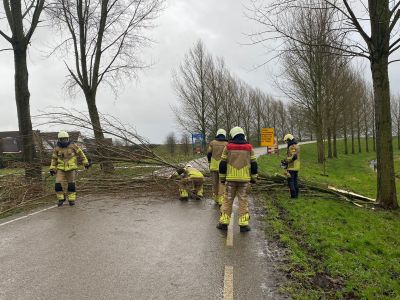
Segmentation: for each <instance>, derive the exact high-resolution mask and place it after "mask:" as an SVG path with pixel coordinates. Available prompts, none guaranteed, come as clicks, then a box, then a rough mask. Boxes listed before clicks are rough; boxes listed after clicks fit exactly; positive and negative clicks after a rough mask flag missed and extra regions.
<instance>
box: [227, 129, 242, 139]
mask: <svg viewBox="0 0 400 300" xmlns="http://www.w3.org/2000/svg"><path fill="white" fill-rule="evenodd" d="M229 134H230V135H231V138H234V137H235V136H237V135H238V134H243V135H244V130H243V129H242V128H241V127H239V126H236V127H233V128H232V129H231V131H230V132H229Z"/></svg>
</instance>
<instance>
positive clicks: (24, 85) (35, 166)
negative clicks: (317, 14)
mask: <svg viewBox="0 0 400 300" xmlns="http://www.w3.org/2000/svg"><path fill="white" fill-rule="evenodd" d="M13 51H14V66H15V77H14V80H15V100H16V104H17V114H18V127H19V134H20V138H21V142H22V158H23V161H24V164H25V177H26V178H27V179H28V178H35V179H39V180H41V176H42V170H41V164H40V161H39V160H38V159H36V157H35V156H36V155H35V144H34V139H33V132H32V121H31V113H30V104H29V101H30V92H29V85H28V78H29V73H28V66H27V61H26V55H27V46H26V44H25V43H24V42H21V41H15V42H14V44H13Z"/></svg>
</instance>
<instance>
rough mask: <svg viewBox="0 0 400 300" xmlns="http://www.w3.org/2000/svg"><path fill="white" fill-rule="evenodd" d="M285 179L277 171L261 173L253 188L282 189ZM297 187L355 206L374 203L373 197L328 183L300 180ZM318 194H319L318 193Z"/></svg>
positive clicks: (307, 192) (261, 189) (264, 189)
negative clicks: (327, 195)
mask: <svg viewBox="0 0 400 300" xmlns="http://www.w3.org/2000/svg"><path fill="white" fill-rule="evenodd" d="M286 181H287V177H286V176H284V175H281V174H277V173H275V174H274V175H269V174H265V173H262V174H259V182H258V184H257V185H256V186H255V187H254V189H255V190H256V191H274V190H277V189H282V187H283V185H286ZM299 187H300V188H302V193H306V194H309V193H310V191H314V192H318V193H322V194H329V195H333V196H335V198H339V199H342V200H345V201H348V202H351V203H353V204H354V205H356V206H364V205H366V204H375V199H372V198H369V197H366V196H363V195H359V194H356V193H354V192H350V191H346V190H343V189H338V188H335V187H332V186H329V185H324V184H319V183H315V182H310V181H306V180H301V181H299ZM318 196H320V194H319V195H318Z"/></svg>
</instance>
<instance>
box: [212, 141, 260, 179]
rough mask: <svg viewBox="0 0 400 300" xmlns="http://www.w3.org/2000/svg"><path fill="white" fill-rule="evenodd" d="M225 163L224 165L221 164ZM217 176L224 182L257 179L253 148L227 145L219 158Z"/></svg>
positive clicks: (233, 144)
mask: <svg viewBox="0 0 400 300" xmlns="http://www.w3.org/2000/svg"><path fill="white" fill-rule="evenodd" d="M222 162H226V163H222ZM219 173H220V174H219V176H220V178H221V179H225V180H226V181H237V182H249V181H250V179H252V178H253V179H256V178H257V162H256V156H255V154H254V150H253V147H252V146H251V145H250V144H248V143H245V144H235V143H229V144H228V145H227V146H226V147H225V149H224V151H223V152H222V156H221V164H220V168H219Z"/></svg>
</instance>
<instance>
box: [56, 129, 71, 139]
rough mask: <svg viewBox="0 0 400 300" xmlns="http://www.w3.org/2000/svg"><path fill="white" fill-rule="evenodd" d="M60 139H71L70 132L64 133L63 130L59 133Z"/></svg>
mask: <svg viewBox="0 0 400 300" xmlns="http://www.w3.org/2000/svg"><path fill="white" fill-rule="evenodd" d="M58 139H69V134H68V132H66V131H64V130H61V131H60V132H59V133H58Z"/></svg>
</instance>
